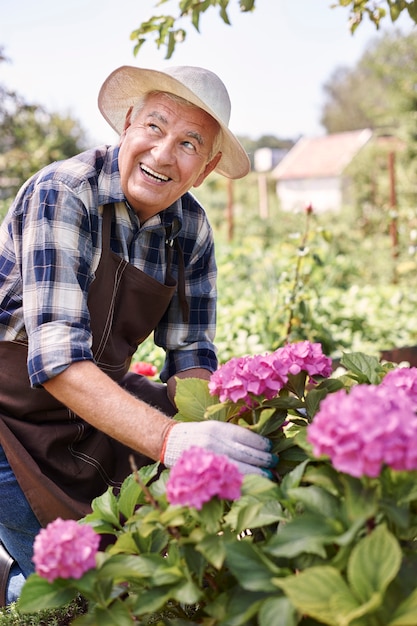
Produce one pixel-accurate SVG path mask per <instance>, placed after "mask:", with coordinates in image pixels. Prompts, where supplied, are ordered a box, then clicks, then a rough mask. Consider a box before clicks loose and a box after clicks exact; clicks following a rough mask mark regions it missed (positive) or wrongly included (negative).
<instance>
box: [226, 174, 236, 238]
mask: <svg viewBox="0 0 417 626" xmlns="http://www.w3.org/2000/svg"><path fill="white" fill-rule="evenodd" d="M226 211H227V239H228V241H232V240H233V235H234V228H235V225H234V216H233V180H232V179H231V178H228V179H227V206H226Z"/></svg>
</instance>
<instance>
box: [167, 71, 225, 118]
mask: <svg viewBox="0 0 417 626" xmlns="http://www.w3.org/2000/svg"><path fill="white" fill-rule="evenodd" d="M164 72H165V74H169V75H170V76H172V78H175V79H176V80H177V81H178V82H180V83H182V84H183V85H184V86H185V87H187V89H189V90H190V91H192V92H193V93H194V94H195V95H196V96H197V98H199V99H200V100H201V101H202V102H204V103H205V104H206V105H207V106H208V107H209V108H210V109H211V110H212V111H213V113H215V115H217V117H218V118H219V119H220V120H221V121H222V122H223V124H225V126H228V125H229V121H230V111H231V104H230V98H229V94H228V93H227V89H226V87H225V85H224V83H223V82H222V81H221V80H220V78H219V77H218V76H217V75H216V74H214V72H211V71H210V70H207V69H205V68H203V67H192V66H188V65H180V66H174V67H170V68H167V69H165V70H164Z"/></svg>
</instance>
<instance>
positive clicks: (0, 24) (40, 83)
mask: <svg viewBox="0 0 417 626" xmlns="http://www.w3.org/2000/svg"><path fill="white" fill-rule="evenodd" d="M178 2H179V0H169V1H168V2H166V3H165V4H162V5H161V6H160V7H156V4H157V0H0V15H1V19H0V46H2V47H3V51H4V53H5V55H6V56H7V57H8V59H9V61H8V62H7V63H0V83H1V84H3V85H5V86H6V87H7V88H8V89H14V90H16V91H17V92H18V93H20V94H21V95H22V96H23V97H24V98H25V100H26V101H27V102H30V103H32V104H40V105H44V106H45V107H46V108H47V110H48V111H49V112H59V113H62V114H63V115H65V114H70V115H71V116H72V117H74V118H76V119H77V120H78V121H79V122H80V124H81V126H82V127H83V129H84V130H85V131H86V139H87V143H88V144H89V145H95V144H99V143H104V142H106V143H112V142H114V141H115V139H116V138H115V135H114V132H113V131H112V129H111V128H110V126H109V125H108V124H107V123H106V122H105V120H104V119H103V118H102V117H101V114H100V112H99V110H98V108H97V95H98V92H99V89H100V87H101V85H102V83H103V81H104V80H105V78H106V77H107V76H108V75H109V74H110V73H111V72H112V71H113V70H114V69H116V68H117V67H119V66H121V65H135V66H141V67H148V68H154V69H158V70H163V69H164V68H166V67H168V66H172V65H199V66H203V67H206V68H208V69H210V70H212V71H214V72H216V73H217V74H218V75H219V76H220V77H221V79H222V80H223V81H224V83H225V84H226V86H227V88H228V91H229V95H230V98H231V101H232V115H231V121H230V128H231V130H232V131H233V132H235V133H236V134H238V135H240V136H248V137H251V138H252V139H258V138H259V137H261V136H262V135H274V136H276V137H279V138H281V139H297V138H298V137H300V136H302V135H306V136H314V135H320V134H323V132H324V130H323V128H322V127H321V125H320V116H321V111H322V107H323V102H324V91H323V85H324V84H325V83H326V82H328V81H329V79H330V78H331V76H332V74H333V72H334V71H335V69H336V68H338V67H341V66H344V67H346V66H347V67H354V66H355V64H356V63H357V61H358V60H359V59H360V57H361V56H362V54H363V53H364V51H365V50H366V48H367V46H368V45H369V43H370V42H372V41H374V40H375V38H377V37H379V36H381V34H380V33H379V32H378V31H377V30H376V28H375V26H374V25H373V24H371V23H370V22H369V20H368V19H365V20H364V22H363V23H362V24H361V25H360V26H359V27H358V29H357V30H356V32H355V34H354V35H352V34H351V33H350V31H349V27H348V10H347V9H346V8H342V7H336V8H331V5H332V4H333V2H332V0H256V9H255V11H254V12H253V13H241V12H240V11H239V10H238V0H231V2H230V5H229V6H230V9H229V15H230V18H231V21H232V26H227V25H226V24H224V23H223V22H222V20H221V18H220V17H219V16H218V9H214V8H213V7H211V8H210V9H209V10H208V11H207V12H206V13H204V14H203V15H202V16H201V19H200V33H198V32H197V31H196V30H195V29H194V28H193V26H192V25H191V24H190V23H189V22H188V21H183V22H182V25H183V26H184V27H185V28H186V30H187V37H186V40H185V42H183V43H181V44H178V45H177V47H176V50H175V52H174V55H173V56H172V57H171V59H169V60H166V59H165V53H166V51H165V49H162V48H161V49H160V50H158V49H157V47H156V44H155V43H154V42H153V40H152V39H150V40H149V42H147V43H145V44H144V46H143V47H142V48H141V50H140V52H139V54H138V55H137V56H136V57H135V56H134V54H133V47H134V42H133V41H131V39H130V33H131V32H132V31H133V30H134V29H135V28H137V27H138V26H139V24H140V23H141V22H142V21H145V20H147V19H149V18H150V17H151V16H152V15H155V14H160V13H170V12H171V13H174V12H175V14H176V13H177V11H175V9H177V7H178ZM177 10H178V9H177ZM395 28H401V31H402V32H403V33H404V34H408V33H409V32H411V30H412V29H413V28H416V25H415V24H414V23H413V22H412V21H411V20H410V18H408V16H405V15H404V16H401V18H400V20H399V21H398V22H397V24H396V25H393V24H391V22H390V21H389V20H388V19H386V20H384V22H383V25H382V28H381V30H382V32H386V31H392V30H393V29H395Z"/></svg>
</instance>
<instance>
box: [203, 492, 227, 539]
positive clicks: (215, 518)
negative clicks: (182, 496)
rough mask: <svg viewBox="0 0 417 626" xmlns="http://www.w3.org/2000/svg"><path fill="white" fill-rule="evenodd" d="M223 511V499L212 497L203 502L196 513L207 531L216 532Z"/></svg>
mask: <svg viewBox="0 0 417 626" xmlns="http://www.w3.org/2000/svg"><path fill="white" fill-rule="evenodd" d="M223 513H224V501H223V500H219V498H217V497H214V498H212V499H211V500H210V501H209V502H205V503H204V504H203V506H202V508H201V510H200V511H199V514H198V515H199V518H200V520H201V524H202V525H203V527H204V528H205V530H206V531H207V532H208V533H216V532H218V531H219V529H220V524H221V520H222V519H223Z"/></svg>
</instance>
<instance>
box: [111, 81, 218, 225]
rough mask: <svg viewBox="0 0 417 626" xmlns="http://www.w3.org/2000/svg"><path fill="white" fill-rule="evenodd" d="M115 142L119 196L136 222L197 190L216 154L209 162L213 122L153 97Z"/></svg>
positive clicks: (198, 112)
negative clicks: (116, 144) (124, 198)
mask: <svg viewBox="0 0 417 626" xmlns="http://www.w3.org/2000/svg"><path fill="white" fill-rule="evenodd" d="M130 118H131V116H130V112H129V113H128V114H127V116H126V123H125V129H124V131H123V133H122V135H121V138H120V151H119V170H120V179H121V185H122V189H123V192H124V194H125V196H126V198H127V200H128V202H129V204H130V206H131V207H132V208H133V209H134V210H135V211H136V213H137V214H138V217H139V220H140V222H141V223H143V222H145V221H146V220H147V219H149V218H150V217H152V215H155V214H156V213H159V212H160V211H162V210H163V209H166V208H167V207H168V206H170V205H171V204H172V203H173V202H174V201H175V200H177V199H178V198H180V197H181V196H182V195H183V194H184V193H185V192H187V191H188V190H189V189H190V188H191V187H193V186H194V187H197V186H198V185H201V183H202V182H203V180H204V179H205V178H206V176H208V174H209V173H210V172H211V171H212V170H213V169H214V168H215V167H216V165H217V163H218V161H219V159H220V156H221V153H219V154H218V155H216V156H215V157H214V158H213V159H211V161H210V162H209V155H210V153H211V150H212V146H213V141H214V139H215V137H216V134H217V131H218V124H217V122H216V121H215V120H214V119H213V118H212V117H211V116H210V115H208V114H207V113H206V112H205V111H203V110H202V109H198V108H195V107H189V106H186V105H183V104H181V103H180V102H177V101H175V100H172V99H170V98H169V97H167V96H166V95H164V94H162V93H161V94H152V95H151V96H149V98H148V99H147V101H146V103H145V105H144V107H143V108H142V109H141V110H140V111H139V113H138V114H137V115H136V117H135V119H134V120H133V122H132V121H131V119H130Z"/></svg>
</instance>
